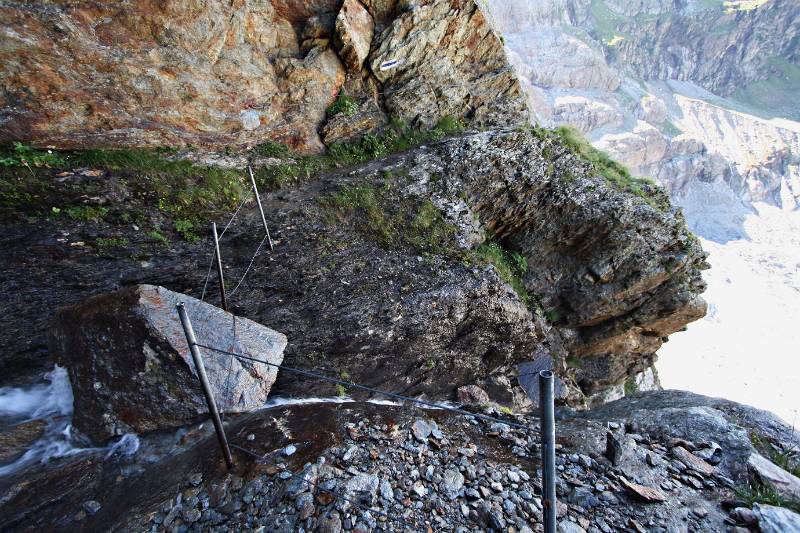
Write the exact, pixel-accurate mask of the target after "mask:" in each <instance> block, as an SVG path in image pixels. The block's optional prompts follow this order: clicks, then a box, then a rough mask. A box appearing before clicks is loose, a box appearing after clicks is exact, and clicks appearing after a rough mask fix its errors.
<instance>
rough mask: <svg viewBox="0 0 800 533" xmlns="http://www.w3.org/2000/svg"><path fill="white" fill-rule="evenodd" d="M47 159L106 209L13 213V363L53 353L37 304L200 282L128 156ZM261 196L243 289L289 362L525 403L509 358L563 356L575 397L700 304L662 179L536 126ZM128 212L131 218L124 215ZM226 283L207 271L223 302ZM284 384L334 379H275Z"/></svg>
mask: <svg viewBox="0 0 800 533" xmlns="http://www.w3.org/2000/svg"><path fill="white" fill-rule="evenodd" d="M37 172H45V173H47V172H52V173H53V174H54V175H56V174H58V175H59V176H60V177H59V179H58V180H55V181H51V182H48V183H49V184H50V185H49V186H53V187H54V188H53V189H52V190H50V191H49V192H48V193H47V194H48V195H51V196H47V198H44V199H43V201H44V202H45V205H48V202H52V201H63V200H64V199H65V198H66V197H72V198H74V199H76V200H77V201H79V202H83V201H88V200H87V199H90V198H95V199H105V200H104V203H105V206H106V207H104V209H105V210H106V211H108V213H109V218H108V220H104V219H103V217H102V216H98V217H97V218H95V219H89V220H86V219H84V220H75V219H70V218H69V217H59V216H57V215H56V216H53V215H52V214H49V215H46V216H45V217H44V218H42V219H39V220H38V221H35V222H34V223H31V222H30V221H24V219H23V220H20V219H17V220H16V221H15V222H14V223H12V224H11V225H10V227H9V231H8V232H7V233H6V235H5V236H4V242H5V243H6V246H7V247H8V249H9V250H20V252H21V249H20V248H19V247H20V246H23V247H24V248H25V252H24V253H12V254H10V255H5V256H4V259H3V262H4V263H3V272H4V276H3V279H4V282H3V283H4V284H5V286H6V289H7V294H9V300H8V305H9V306H10V308H13V309H14V310H15V312H16V313H18V314H11V315H9V316H15V317H19V319H16V318H15V319H14V320H13V321H11V323H10V324H9V327H7V328H4V330H3V331H4V333H3V334H4V335H5V339H4V340H5V342H7V345H8V346H9V350H8V351H9V355H8V356H7V357H6V358H5V360H6V361H7V364H8V365H9V366H12V365H14V364H16V365H18V368H21V367H23V366H25V365H30V364H31V362H33V361H34V360H38V361H40V362H44V361H47V360H48V357H49V356H48V355H47V353H46V351H44V350H43V349H42V348H43V345H44V341H43V336H44V331H45V329H46V323H47V320H48V319H49V313H47V312H45V313H42V312H40V311H38V310H39V309H55V308H57V307H59V306H61V305H65V304H71V303H76V302H77V301H80V300H81V299H83V298H84V297H85V296H86V295H87V294H89V293H93V292H97V291H103V290H112V289H116V288H118V287H120V286H125V285H133V284H139V283H150V284H157V285H162V286H165V287H168V288H170V289H172V290H174V291H177V292H186V293H189V294H192V295H194V296H198V297H199V296H200V293H201V291H202V289H203V276H204V275H205V268H206V265H207V261H208V255H207V254H208V248H207V246H206V245H205V242H204V241H201V242H197V243H195V244H190V243H186V242H184V243H180V242H178V243H175V244H174V245H173V246H171V247H170V248H166V247H163V246H162V245H159V244H157V243H156V242H154V241H153V238H152V237H150V234H151V233H152V232H148V233H147V234H143V232H142V231H140V229H139V226H137V225H136V224H147V225H150V226H152V225H155V226H160V227H162V228H163V227H165V226H168V225H169V224H171V222H169V221H168V220H164V217H165V215H166V213H165V212H164V211H163V210H158V209H154V208H153V206H152V205H150V204H149V203H148V200H147V199H146V198H144V199H143V198H142V197H141V196H140V195H139V194H132V193H131V190H130V188H131V187H132V186H133V183H128V182H127V179H128V178H125V177H123V176H122V175H119V174H118V172H119V171H103V170H92V171H86V170H80V169H78V170H76V171H72V172H70V171H67V172H64V173H59V172H58V171H56V170H46V169H37ZM87 173H88V174H89V176H88V177H87V176H86V175H85V174H87ZM28 176H29V175H28ZM24 179H32V178H30V177H27V178H24ZM40 194H41V193H40ZM120 198H126V200H125V203H124V204H118V200H119V199H120ZM264 199H265V202H266V207H265V208H266V212H267V218H268V220H267V221H268V223H269V225H270V228H273V231H274V238H275V241H276V246H275V252H274V253H272V254H262V255H261V256H260V257H259V258H257V259H256V263H255V266H254V267H253V269H252V271H251V272H250V274H249V276H248V279H247V281H246V283H244V284H243V285H242V286H241V287H240V289H239V291H238V292H237V294H236V296H235V298H232V299H231V305H232V310H233V312H235V313H236V314H238V315H240V316H245V317H247V318H250V319H252V320H255V321H257V322H259V323H261V324H264V325H266V326H268V327H271V328H272V329H274V330H276V331H280V332H282V333H284V334H286V336H287V337H288V339H289V345H288V346H287V348H286V352H285V363H286V364H288V365H290V366H295V367H301V368H314V369H317V370H321V371H325V372H328V373H331V374H334V375H340V376H348V377H349V378H351V379H352V380H354V381H356V382H360V383H364V384H367V385H373V386H378V387H384V388H387V389H391V390H395V391H398V392H403V393H406V394H425V395H427V396H429V397H435V398H442V399H445V398H451V397H453V395H454V392H455V390H456V389H457V388H458V387H459V386H462V385H468V384H479V385H481V386H482V387H484V388H485V389H486V390H487V391H488V392H489V393H490V396H492V397H493V399H494V400H495V401H500V402H501V403H504V404H507V405H516V406H517V407H525V406H528V405H529V402H528V400H527V396H526V395H525V394H524V393H523V391H522V390H521V389H520V388H519V387H518V386H517V383H516V380H515V376H516V375H517V369H516V365H517V364H518V363H521V362H524V361H529V360H531V359H533V358H538V357H550V358H551V359H552V360H553V363H551V364H553V365H555V367H556V368H557V369H558V370H559V374H560V375H562V376H563V377H564V379H565V380H566V382H567V384H568V387H567V389H566V391H565V398H564V399H565V400H569V401H570V402H574V403H577V404H581V403H583V402H585V401H586V396H592V395H594V394H597V393H600V392H602V391H604V390H607V389H609V388H612V387H616V388H619V387H621V386H622V384H623V383H624V382H625V381H626V380H628V379H629V378H631V377H632V376H635V375H636V374H638V373H640V372H641V371H643V370H645V369H647V368H648V367H649V366H650V365H651V364H652V362H653V360H654V358H655V353H656V350H657V349H658V347H659V346H660V345H661V343H662V342H663V340H664V339H665V338H666V336H667V335H669V334H670V333H672V332H674V331H677V330H679V329H681V328H682V327H684V325H685V324H686V323H688V322H690V321H692V320H695V319H697V318H699V317H701V316H702V315H703V313H704V312H705V304H704V303H703V300H702V299H701V298H700V296H699V294H700V293H701V292H702V290H703V283H702V281H701V279H700V273H699V272H700V269H701V268H704V266H705V263H704V253H703V252H702V250H701V248H700V246H699V245H698V243H697V242H696V240H695V239H693V238H692V236H691V235H690V234H689V233H688V231H687V230H686V228H685V225H684V222H683V219H682V217H681V215H680V213H679V212H678V211H676V210H674V209H673V208H671V207H670V206H669V203H668V201H667V199H666V196H665V195H664V193H663V192H661V191H659V190H658V189H656V188H654V187H652V186H650V185H647V184H644V183H641V182H638V181H632V182H630V183H625V182H619V183H616V182H613V181H609V179H608V178H607V177H604V176H603V175H602V174H601V173H600V171H599V170H598V168H597V164H595V163H590V162H588V161H586V160H584V159H582V157H581V156H580V154H579V153H577V152H574V151H573V150H572V149H571V148H570V147H568V146H566V145H565V144H564V142H563V141H562V140H561V139H560V138H559V137H557V136H556V135H552V134H546V133H544V132H542V131H540V130H535V131H531V130H501V131H486V132H479V133H478V132H472V133H468V134H465V135H463V136H458V137H452V138H448V139H445V140H442V141H439V142H434V143H431V144H428V145H425V146H421V147H419V148H416V149H412V150H409V151H407V152H403V153H400V154H396V155H393V156H389V157H387V158H384V159H380V160H376V161H372V162H367V163H364V164H362V165H360V166H356V167H353V168H348V169H342V170H335V171H332V172H328V173H323V174H322V175H320V176H317V177H316V178H315V179H311V180H308V181H305V180H304V181H302V182H300V183H299V184H296V185H295V186H294V187H288V188H285V189H281V190H278V191H276V192H274V193H271V194H268V195H265V198H264ZM159 205H160V204H159ZM115 206H116V207H115ZM121 206H124V208H122V207H121ZM117 208H121V209H122V211H125V212H127V213H128V217H127V218H126V217H124V216H123V215H122V214H121V213H117V214H118V215H119V217H118V218H117V219H116V220H114V219H112V218H111V217H110V213H112V212H116V209H117ZM240 217H241V218H240V219H239V220H238V221H237V223H236V224H235V225H234V226H233V227H231V228H230V229H229V230H228V231H229V232H228V234H227V235H226V237H225V240H224V241H223V250H224V251H223V254H224V257H225V263H226V265H228V268H229V269H230V272H229V274H228V278H229V279H233V280H235V279H237V278H238V276H240V275H241V274H242V273H243V271H244V268H245V266H246V265H247V263H248V262H249V260H250V258H251V256H252V253H253V251H254V250H255V249H256V246H257V244H258V242H259V241H260V240H261V234H260V231H259V230H258V229H257V228H259V227H260V224H259V220H258V219H257V215H256V212H255V211H254V208H253V207H252V206H248V207H245V209H244V210H243V214H242V215H240ZM131 219H135V220H136V221H137V222H135V223H134V224H133V225H132V224H131V223H130V222H125V220H128V221H130V220H131ZM161 238H165V237H163V235H162V236H161ZM109 242H111V243H112V245H108V244H107V243H109ZM98 243H100V244H98ZM103 243H106V244H103ZM493 265H495V266H493ZM42 287H52V289H50V288H48V290H42ZM215 291H216V289H215V282H214V281H213V280H212V282H211V284H210V285H209V287H208V292H207V294H206V297H207V299H208V298H211V301H212V302H215V301H216V294H215ZM212 294H213V295H214V296H211V295H212ZM37 347H38V348H37ZM35 354H39V357H38V359H37V357H36V355H35ZM568 359H569V360H570V361H571V362H572V363H573V364H572V365H570V366H571V369H570V370H569V371H567V370H566V369H565V366H566V361H567V360H568ZM82 386H86V387H91V386H92V384H91V383H84V384H82ZM273 392H274V393H278V394H287V395H295V396H309V395H330V394H333V393H336V392H337V391H335V390H333V388H332V387H331V386H330V385H325V384H320V383H314V382H308V381H306V380H303V381H298V380H297V379H296V378H295V377H293V376H290V375H279V377H278V381H277V382H276V384H275V386H274V388H273Z"/></svg>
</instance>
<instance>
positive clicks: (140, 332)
mask: <svg viewBox="0 0 800 533" xmlns="http://www.w3.org/2000/svg"><path fill="white" fill-rule="evenodd" d="M179 302H183V303H184V305H185V306H186V310H187V313H188V315H189V318H190V320H191V321H192V324H193V326H194V331H195V334H196V336H197V340H198V342H199V343H200V344H205V345H208V346H214V347H219V348H220V349H223V350H227V351H232V352H237V353H247V354H253V355H255V357H258V358H260V359H264V360H266V361H269V362H270V363H272V364H280V363H281V362H282V361H283V350H284V348H285V347H286V337H285V336H284V335H283V334H281V333H277V332H275V331H273V330H271V329H269V328H267V327H264V326H262V325H260V324H257V323H255V322H253V321H252V320H248V319H246V318H239V317H236V316H234V315H232V314H230V313H226V312H225V311H223V310H222V309H219V308H217V307H214V306H212V305H209V304H207V303H204V302H201V301H200V300H197V299H195V298H192V297H189V296H185V295H183V294H178V293H175V292H172V291H169V290H167V289H165V288H163V287H155V286H152V285H138V286H134V287H130V288H126V289H123V290H121V291H118V292H114V293H106V294H101V295H98V296H94V297H92V298H89V299H88V300H86V301H84V302H82V303H80V304H78V305H75V306H72V307H65V308H62V309H60V310H59V311H58V312H57V313H56V315H55V317H54V319H53V322H52V324H51V328H50V338H49V344H50V350H51V352H52V353H53V356H54V357H55V359H56V361H57V362H58V363H59V364H60V365H63V366H65V367H66V368H67V369H68V372H69V377H70V382H71V383H72V388H73V394H74V398H75V414H74V421H73V422H74V425H75V427H76V428H78V429H79V430H81V431H82V432H83V433H85V434H86V435H88V436H89V437H90V438H92V439H93V440H95V441H97V442H102V441H105V440H107V439H109V438H111V437H114V436H117V435H122V434H125V433H130V432H135V433H140V432H146V431H152V430H155V429H163V428H170V427H176V426H180V425H183V424H186V423H189V422H191V421H193V420H195V419H197V418H198V417H199V416H200V415H202V414H204V413H207V412H208V409H207V405H206V401H205V398H204V396H203V392H202V389H201V387H200V381H199V379H198V377H197V371H196V369H195V366H194V362H193V360H192V358H191V355H190V353H189V346H188V344H187V341H186V337H185V335H184V332H183V329H182V327H181V323H180V319H179V317H178V313H177V310H176V304H178V303H179ZM201 351H202V352H204V353H203V361H204V364H205V367H206V372H207V373H208V378H209V381H210V383H211V387H212V390H213V392H214V395H215V397H216V400H217V404H218V406H219V408H220V409H221V410H223V411H238V412H241V411H248V410H252V409H255V408H258V407H261V406H263V405H264V403H265V402H266V399H267V395H268V394H269V391H270V388H271V386H272V384H273V383H274V382H275V378H276V376H277V368H276V367H274V366H268V365H264V364H258V363H255V364H254V363H247V362H243V361H239V360H237V359H235V358H233V357H230V356H228V355H224V354H220V353H214V352H211V351H209V350H203V349H201Z"/></svg>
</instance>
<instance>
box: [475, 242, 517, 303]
mask: <svg viewBox="0 0 800 533" xmlns="http://www.w3.org/2000/svg"><path fill="white" fill-rule="evenodd" d="M474 256H475V258H476V259H477V260H478V262H480V263H484V264H492V265H494V267H495V269H496V270H497V273H498V274H499V275H500V279H502V280H503V281H504V282H506V283H508V284H509V285H511V287H512V288H513V289H514V291H515V292H516V293H517V295H518V296H519V298H520V300H522V301H523V303H525V305H529V304H530V303H531V296H530V295H529V294H528V291H527V290H525V284H524V282H523V281H522V278H523V276H524V275H525V272H527V270H528V264H527V261H526V260H525V258H524V257H523V256H522V255H521V254H519V253H516V252H509V251H507V250H506V249H504V248H503V247H502V246H501V245H500V243H497V242H489V243H484V244H481V245H480V246H479V247H478V248H477V249H475V250H474Z"/></svg>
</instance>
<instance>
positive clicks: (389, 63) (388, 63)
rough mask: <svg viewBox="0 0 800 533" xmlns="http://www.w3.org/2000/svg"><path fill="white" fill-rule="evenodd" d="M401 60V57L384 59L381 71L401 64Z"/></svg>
mask: <svg viewBox="0 0 800 533" xmlns="http://www.w3.org/2000/svg"><path fill="white" fill-rule="evenodd" d="M401 62H402V61H401V60H399V59H390V60H389V61H384V62H383V63H381V67H380V69H381V72H383V71H384V70H391V69H393V68H394V67H396V66H397V65H399V64H400V63H401Z"/></svg>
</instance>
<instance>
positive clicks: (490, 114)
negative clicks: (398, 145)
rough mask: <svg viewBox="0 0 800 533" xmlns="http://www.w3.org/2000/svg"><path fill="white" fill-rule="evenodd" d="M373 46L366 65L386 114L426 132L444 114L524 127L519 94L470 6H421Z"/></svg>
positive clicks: (495, 39) (438, 1)
mask: <svg viewBox="0 0 800 533" xmlns="http://www.w3.org/2000/svg"><path fill="white" fill-rule="evenodd" d="M454 6H455V7H454ZM377 40H378V41H379V42H378V45H377V46H375V47H374V50H373V52H372V53H371V55H370V66H371V69H372V72H373V73H374V75H375V77H376V78H377V79H378V81H379V82H380V83H381V87H382V94H383V101H384V105H385V106H386V109H387V110H388V112H389V113H390V114H393V115H396V116H399V117H401V118H403V119H406V120H410V121H413V122H416V123H421V124H424V125H428V126H430V125H433V124H435V122H436V118H437V116H438V117H442V116H447V115H450V116H454V117H458V118H464V119H466V120H467V121H469V122H470V123H472V124H475V125H477V126H493V125H494V126H499V125H504V126H513V125H525V124H528V122H529V120H530V118H529V114H528V109H527V105H526V99H525V96H524V94H523V92H522V88H521V87H520V85H519V81H518V80H517V77H516V75H515V73H514V70H513V68H512V67H511V65H510V63H509V62H508V60H507V58H506V55H505V51H504V50H503V44H502V42H501V41H500V36H499V35H498V34H497V33H496V32H495V30H494V28H493V27H492V25H491V24H490V21H489V20H488V19H487V18H486V15H485V14H484V12H483V11H482V10H481V8H480V7H479V5H478V3H477V2H475V3H473V2H472V1H467V2H463V1H462V2H457V3H456V4H455V5H454V4H453V2H451V1H450V0H433V1H431V2H425V3H423V4H422V5H419V6H415V7H413V8H412V9H410V10H408V11H405V12H403V13H401V14H400V15H399V16H398V17H397V18H396V19H395V20H393V21H392V23H391V25H389V26H388V27H387V28H386V29H385V30H384V31H383V33H381V35H380V37H379V38H378V39H377Z"/></svg>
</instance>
